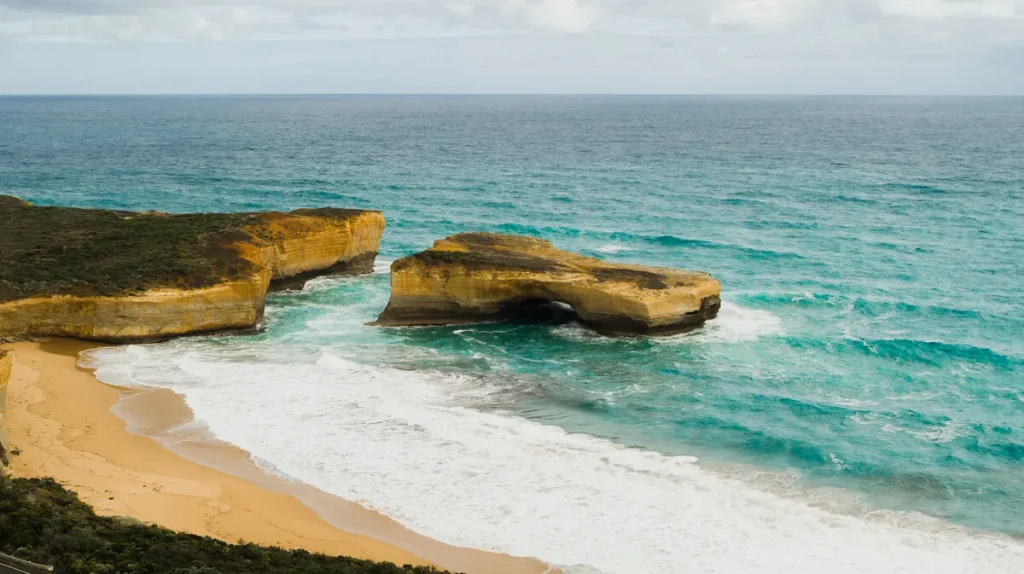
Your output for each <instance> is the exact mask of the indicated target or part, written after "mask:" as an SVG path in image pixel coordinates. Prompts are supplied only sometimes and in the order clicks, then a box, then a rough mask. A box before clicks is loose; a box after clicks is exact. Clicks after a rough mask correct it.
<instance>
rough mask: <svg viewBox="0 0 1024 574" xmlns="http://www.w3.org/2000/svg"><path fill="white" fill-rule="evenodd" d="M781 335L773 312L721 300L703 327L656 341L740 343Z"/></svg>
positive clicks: (779, 325) (778, 321)
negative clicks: (714, 317)
mask: <svg viewBox="0 0 1024 574" xmlns="http://www.w3.org/2000/svg"><path fill="white" fill-rule="evenodd" d="M781 334H782V321H781V320H780V319H779V318H778V317H777V316H776V315H773V314H772V313H770V312H768V311H763V310H761V309H750V308H747V307H741V306H740V305H737V304H735V303H730V302H728V301H723V302H722V308H721V310H720V311H719V312H718V317H717V318H716V319H714V320H713V321H708V322H707V323H705V325H704V327H702V328H700V329H698V330H697V331H693V332H690V333H687V334H685V335H682V336H681V337H668V338H666V339H658V340H663V341H672V340H676V339H681V338H689V339H692V340H695V341H700V342H714V343H744V342H748V341H756V340H758V339H760V338H761V337H768V336H772V335H781Z"/></svg>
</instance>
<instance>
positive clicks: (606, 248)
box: [594, 243, 636, 254]
mask: <svg viewBox="0 0 1024 574" xmlns="http://www.w3.org/2000/svg"><path fill="white" fill-rule="evenodd" d="M594 251H596V252H598V253H611V254H615V253H621V252H623V251H636V248H635V247H629V246H628V245H622V244H621V243H607V244H605V245H602V246H600V247H596V248H594Z"/></svg>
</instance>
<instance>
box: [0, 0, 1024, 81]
mask: <svg viewBox="0 0 1024 574" xmlns="http://www.w3.org/2000/svg"><path fill="white" fill-rule="evenodd" d="M500 38H504V39H505V40H503V42H504V43H503V44H501V47H500V48H499V47H494V46H497V45H498V44H492V43H488V42H483V43H479V42H476V40H479V39H500ZM407 40H424V41H428V40H438V41H439V42H437V43H436V47H437V50H436V51H433V52H429V53H430V54H432V56H431V57H432V58H435V61H431V62H426V61H425V60H422V58H426V55H425V54H426V53H427V52H426V51H423V52H421V50H425V49H424V48H422V47H421V46H424V45H428V44H429V45H431V46H435V44H431V43H430V42H426V43H424V44H417V43H415V42H407ZM440 40H444V41H443V42H440ZM556 40H558V41H556ZM353 41H360V42H368V41H372V42H379V44H373V45H372V46H370V47H368V48H366V50H367V52H366V53H367V54H368V55H367V56H366V60H365V61H366V62H371V63H372V62H375V61H377V60H376V58H378V56H377V54H379V53H384V52H385V51H386V50H385V48H384V44H385V43H386V42H391V46H392V47H393V49H394V50H398V49H400V48H402V47H405V48H404V49H409V50H413V52H411V53H409V54H408V55H407V56H400V55H399V54H397V53H393V54H392V51H387V53H389V54H391V55H392V56H393V58H394V62H398V63H390V64H388V65H389V66H397V68H395V69H394V70H390V69H387V68H379V69H378V70H377V73H379V74H388V73H392V74H397V75H399V76H401V75H404V76H405V77H410V76H411V73H410V70H411V69H413V68H415V69H416V71H417V72H421V71H423V69H427V70H429V69H430V66H431V65H437V66H440V65H441V64H440V63H438V62H444V61H445V60H446V59H448V60H450V61H451V62H460V61H463V62H466V63H465V65H464V67H462V68H459V67H449V68H444V69H438V70H437V71H436V74H437V78H438V81H442V80H444V78H445V77H446V76H445V74H449V75H460V77H479V76H480V75H481V74H484V73H485V72H486V73H493V74H495V76H496V77H500V78H506V77H507V78H508V81H510V82H511V81H514V80H515V79H516V78H527V77H528V76H529V72H528V68H529V69H534V70H545V74H546V75H544V76H543V77H542V78H534V80H531V81H536V82H547V84H544V85H552V86H553V85H556V82H561V81H562V76H565V81H566V82H570V81H571V80H572V78H575V77H577V76H579V83H580V85H585V86H590V87H592V88H593V89H598V87H597V86H599V85H603V84H599V83H598V81H599V80H600V79H601V78H600V76H601V75H605V76H607V77H609V78H611V77H612V74H613V72H612V70H611V68H610V66H611V65H612V64H613V63H614V64H615V65H621V66H623V69H622V70H621V77H622V78H625V80H623V81H624V82H626V83H627V84H629V85H631V86H633V85H635V86H636V89H637V90H642V89H650V90H654V91H659V90H662V89H669V88H668V86H677V87H678V89H686V90H696V91H703V90H704V89H712V88H711V86H717V88H714V89H719V90H725V91H731V90H741V87H742V86H746V85H750V86H755V85H756V86H760V87H756V88H750V89H751V90H753V91H777V90H779V89H781V88H780V87H779V86H780V85H781V84H780V82H787V81H795V82H798V83H799V82H802V81H803V78H804V77H805V76H806V77H807V78H812V77H813V78H818V80H816V81H818V82H819V84H816V85H826V83H827V85H829V86H833V88H834V89H840V87H842V89H849V88H848V87H846V86H849V85H854V86H855V84H847V83H844V82H846V81H847V75H844V74H848V75H849V79H850V81H852V79H853V78H855V77H863V78H869V77H875V78H876V80H873V81H876V82H878V83H877V85H878V86H881V87H879V88H877V90H878V91H886V89H885V88H884V86H886V85H889V86H895V85H897V84H899V85H902V82H906V81H909V80H908V79H909V78H916V84H915V85H921V86H934V87H935V89H936V90H938V89H939V88H940V87H944V89H954V88H953V86H955V85H957V84H955V82H958V81H962V82H964V86H966V88H964V89H963V90H964V91H970V90H969V89H970V88H971V87H972V86H995V87H992V88H991V89H992V90H997V89H999V90H1004V91H1005V90H1008V89H1009V88H1001V87H999V86H1011V85H1012V86H1016V85H1019V84H1020V83H1024V80H1015V79H1014V78H1017V77H1024V62H1021V60H1020V58H1019V55H1020V54H1021V53H1024V0H0V60H2V58H3V56H5V54H8V55H10V54H21V56H19V57H21V58H25V60H23V62H27V63H24V64H19V65H22V66H23V68H19V69H24V70H28V71H26V72H24V73H26V74H31V73H34V72H32V71H31V70H33V69H39V70H43V69H45V66H43V65H41V64H33V63H32V62H33V61H35V60H32V58H36V59H37V60H39V61H41V59H42V58H43V54H46V53H50V52H48V51H47V50H46V49H45V46H50V45H53V46H65V45H67V44H69V43H71V44H82V45H84V44H90V45H93V47H95V48H96V50H97V51H96V52H95V53H97V54H102V55H103V56H102V57H103V58H106V60H105V61H106V62H113V61H115V60H118V58H121V57H122V56H121V55H120V52H119V50H125V49H127V50H140V49H141V48H140V46H142V45H153V46H154V51H153V52H152V53H153V54H160V55H161V57H168V58H169V56H167V54H168V53H170V52H165V51H162V49H163V48H167V49H168V50H175V49H176V50H178V52H177V53H180V54H183V55H184V54H188V55H189V56H188V57H194V58H197V59H198V60H197V61H198V62H199V63H201V60H203V59H204V57H203V56H202V55H201V54H204V53H208V54H210V55H212V54H213V53H214V52H217V53H221V54H236V52H232V51H231V50H230V49H229V48H231V47H232V46H234V47H239V46H240V47H241V48H245V49H241V48H239V52H237V54H236V55H235V56H233V57H237V58H238V59H239V62H241V61H242V59H244V58H245V57H246V56H245V54H246V53H252V51H253V50H254V48H253V46H254V45H255V44H257V43H268V44H271V46H270V47H269V48H268V49H270V48H273V49H274V50H277V51H283V50H284V49H285V48H284V44H286V43H290V44H294V45H295V46H298V45H302V46H307V48H305V49H309V50H313V49H314V48H310V47H308V46H313V45H323V46H325V49H326V47H327V45H328V44H330V45H331V46H336V45H340V43H345V45H346V46H354V45H355V44H349V42H353ZM561 41H564V42H561ZM317 42H319V43H320V44H316V43H317ZM332 42H333V44H331V43H332ZM126 43H132V46H131V48H123V47H121V48H118V47H119V46H122V45H123V44H125V45H126ZM209 44H217V45H227V47H226V48H224V50H222V51H218V50H220V48H213V47H211V46H210V45H209ZM106 45H110V46H107V47H109V48H110V49H109V50H107V49H101V48H104V46H106ZM165 45H170V46H165ZM481 45H486V46H488V47H492V48H493V51H491V52H487V55H488V58H489V59H488V60H487V63H486V64H480V62H481V61H482V60H481V59H480V58H475V59H474V58H470V56H471V55H472V54H467V53H466V52H467V51H471V50H478V49H479V48H478V46H481ZM359 46H363V44H359ZM542 46H543V47H545V49H543V50H542V49H540V47H542ZM613 46H614V47H616V49H618V50H620V51H621V54H620V52H609V51H608V49H609V47H613ZM30 48H31V49H30ZM527 48H529V49H527ZM83 49H84V48H83ZM353 49H354V48H353ZM362 49H363V48H362V47H361V48H360V50H362ZM58 51H59V50H58ZM53 53H57V52H53ZM61 53H63V52H61ZM146 53H149V52H146ZM360 53H362V52H360ZM622 54H624V55H622ZM627 55H628V57H629V58H633V61H632V62H631V63H627ZM462 56H465V59H464V60H460V59H459V57H462ZM612 56H614V60H613V59H611V57H612ZM182 57H184V56H182ZM211 57H212V56H211ZM225 57H227V56H226V55H225ZM290 57H292V56H290ZM293 57H295V58H299V57H302V56H301V55H299V54H298V52H295V55H294V56H293ZM602 59H604V62H607V63H608V65H607V66H602V65H601V63H602ZM168 61H170V60H168ZM8 62H11V60H8ZM47 62H49V60H47ZM353 62H357V61H356V60H353ZM469 62H472V64H471V63H469ZM558 63H560V64H558ZM0 64H2V62H0ZM556 64H558V65H561V66H563V68H558V67H557V66H556ZM755 64H756V65H755ZM8 65H9V66H10V65H13V64H10V63H8ZM103 65H110V66H113V64H104V61H100V62H98V63H97V64H96V66H103ZM352 65H356V64H355V63H353V64H352ZM367 65H371V64H370V63H368V64H367ZM401 66H406V67H407V68H408V69H407V68H402V67H401ZM478 66H480V67H478ZM194 67H197V66H194ZM328 67H329V66H328ZM484 68H486V69H484ZM240 69H244V68H240ZM944 69H949V70H953V69H959V70H961V72H959V73H958V74H959V75H957V73H954V72H949V73H948V74H946V75H945V76H944V77H942V78H939V77H937V76H936V78H934V81H933V82H931V83H929V80H928V78H924V77H922V76H920V75H919V74H923V73H924V71H925V70H930V72H928V73H934V74H936V75H938V74H940V71H941V70H944ZM684 70H685V71H684ZM4 72H5V74H7V73H8V69H4ZM39 73H40V74H41V73H42V72H39ZM252 73H253V74H254V77H255V78H257V79H258V77H261V75H260V74H258V73H257V72H252ZM280 73H281V74H284V72H280ZM288 73H292V72H291V71H290V70H289V71H288ZM296 73H297V72H296ZM302 73H304V74H311V75H312V74H316V73H323V74H327V73H328V72H326V71H322V72H317V71H316V70H313V69H304V70H302ZM538 73H539V72H538ZM584 73H586V74H589V75H590V76H588V77H582V74H584ZM719 73H721V74H728V73H733V74H737V76H736V77H735V78H731V77H730V78H727V77H725V76H721V77H720V76H719V75H715V74H719ZM983 73H984V74H988V76H985V77H982V75H983ZM595 74H596V75H598V77H591V76H594V75H595ZM702 74H713V77H710V79H709V80H708V83H706V84H702V83H700V82H696V81H691V80H693V79H694V78H700V77H704V76H702ZM872 74H874V76H873V75H872ZM2 75H4V74H0V76H2ZM8 75H9V74H8ZM217 76H218V74H217V73H212V72H211V73H207V74H206V75H205V76H204V78H213V77H217ZM648 76H650V78H648ZM883 76H884V77H883ZM644 78H648V79H650V83H649V84H644V83H643V82H642V81H641V80H644ZM836 78H839V79H836ZM2 79H3V78H0V80H2ZM58 79H59V78H58ZM115 80H116V81H118V82H120V81H121V80H120V79H115ZM115 80H111V81H115ZM55 81H56V80H55ZM69 81H70V80H69ZM240 81H241V80H240ZM254 81H256V80H255V79H254ZM375 81H376V80H375ZM389 81H390V80H389ZM431 81H433V80H431ZM497 81H498V80H497V79H496V80H495V82H497ZM502 81H504V79H503V80H502ZM524 81H525V80H524ZM807 81H808V82H809V81H810V80H809V79H808V80H807ZM631 82H636V83H635V84H633V83H631ZM865 82H867V80H865ZM1015 82H1016V83H1015ZM46 85H47V86H48V85H49V84H46ZM288 85H290V84H288ZM324 85H327V84H324ZM374 85H376V84H374ZM467 85H472V86H476V84H474V83H473V82H467ZM494 85H495V88H494V89H501V90H507V89H509V87H508V86H506V85H505V84H497V83H496V84H494ZM557 85H559V86H562V85H563V84H561V83H558V84H557ZM801 85H802V84H801ZM808 85H810V84H808ZM865 85H868V84H867V83H865ZM239 86H240V87H235V88H232V89H242V87H244V86H242V84H239ZM317 86H320V84H315V85H312V84H311V87H310V88H308V89H310V90H314V89H319V88H318V87H317ZM423 86H425V87H422V89H441V88H442V87H443V86H442V87H438V86H434V85H433V84H423ZM640 86H648V87H646V88H641V87H640ZM542 88H543V86H541V85H539V84H538V85H537V86H536V87H531V88H528V89H534V90H540V91H543V89H542ZM267 89H271V88H267ZM335 89H339V90H342V91H344V90H346V89H352V88H351V87H350V86H348V85H347V84H339V85H338V86H337V87H336V88H335ZM375 89H381V90H387V89H397V88H395V87H394V86H392V84H388V83H385V84H382V85H381V86H380V87H378V88H375ZM957 89H961V88H957ZM986 89H988V88H986ZM1014 89H1016V88H1014ZM69 90H70V91H74V89H73V88H71V89H69ZM741 91H742V90H741ZM791 91H808V90H807V89H801V88H798V87H794V88H792V89H791ZM810 91H813V90H810Z"/></svg>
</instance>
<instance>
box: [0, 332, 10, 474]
mask: <svg viewBox="0 0 1024 574" xmlns="http://www.w3.org/2000/svg"><path fill="white" fill-rule="evenodd" d="M10 378H11V355H10V354H9V353H8V352H7V351H5V350H3V349H0V466H2V465H3V464H4V461H6V460H7V453H9V452H11V443H10V441H9V440H8V439H7V424H6V423H5V422H4V415H5V414H6V413H7V382H8V381H9V380H10Z"/></svg>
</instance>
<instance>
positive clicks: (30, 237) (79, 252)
mask: <svg viewBox="0 0 1024 574" xmlns="http://www.w3.org/2000/svg"><path fill="white" fill-rule="evenodd" d="M384 226H385V221H384V217H383V215H381V213H380V212H378V211H358V210H344V209H334V208H324V209H302V210H297V211H293V212H289V213H277V212H271V213H251V214H185V215H169V214H165V213H155V212H150V213H134V212H118V211H104V210H92V209H73V208H55V207H34V206H31V205H29V204H27V203H25V202H23V201H21V200H18V199H16V198H11V197H3V196H0V228H4V229H5V233H4V234H3V235H4V236H3V237H0V337H7V338H24V337H32V336H59V337H73V338H79V339H92V340H101V341H111V342H131V341H144V340H158V339H165V338H170V337H175V336H179V335H187V334H194V333H204V332H211V331H222V330H239V329H251V328H253V327H255V326H257V325H258V324H259V322H260V321H261V320H262V318H263V308H264V300H265V298H266V294H267V290H268V288H270V287H271V286H272V284H274V285H289V284H292V283H293V282H295V281H296V280H298V282H299V283H301V282H303V281H304V280H305V279H306V278H309V277H311V276H313V275H318V274H324V273H368V272H370V271H372V270H373V261H374V258H375V257H376V255H377V251H378V250H379V247H380V238H381V235H382V234H383V232H384Z"/></svg>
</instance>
